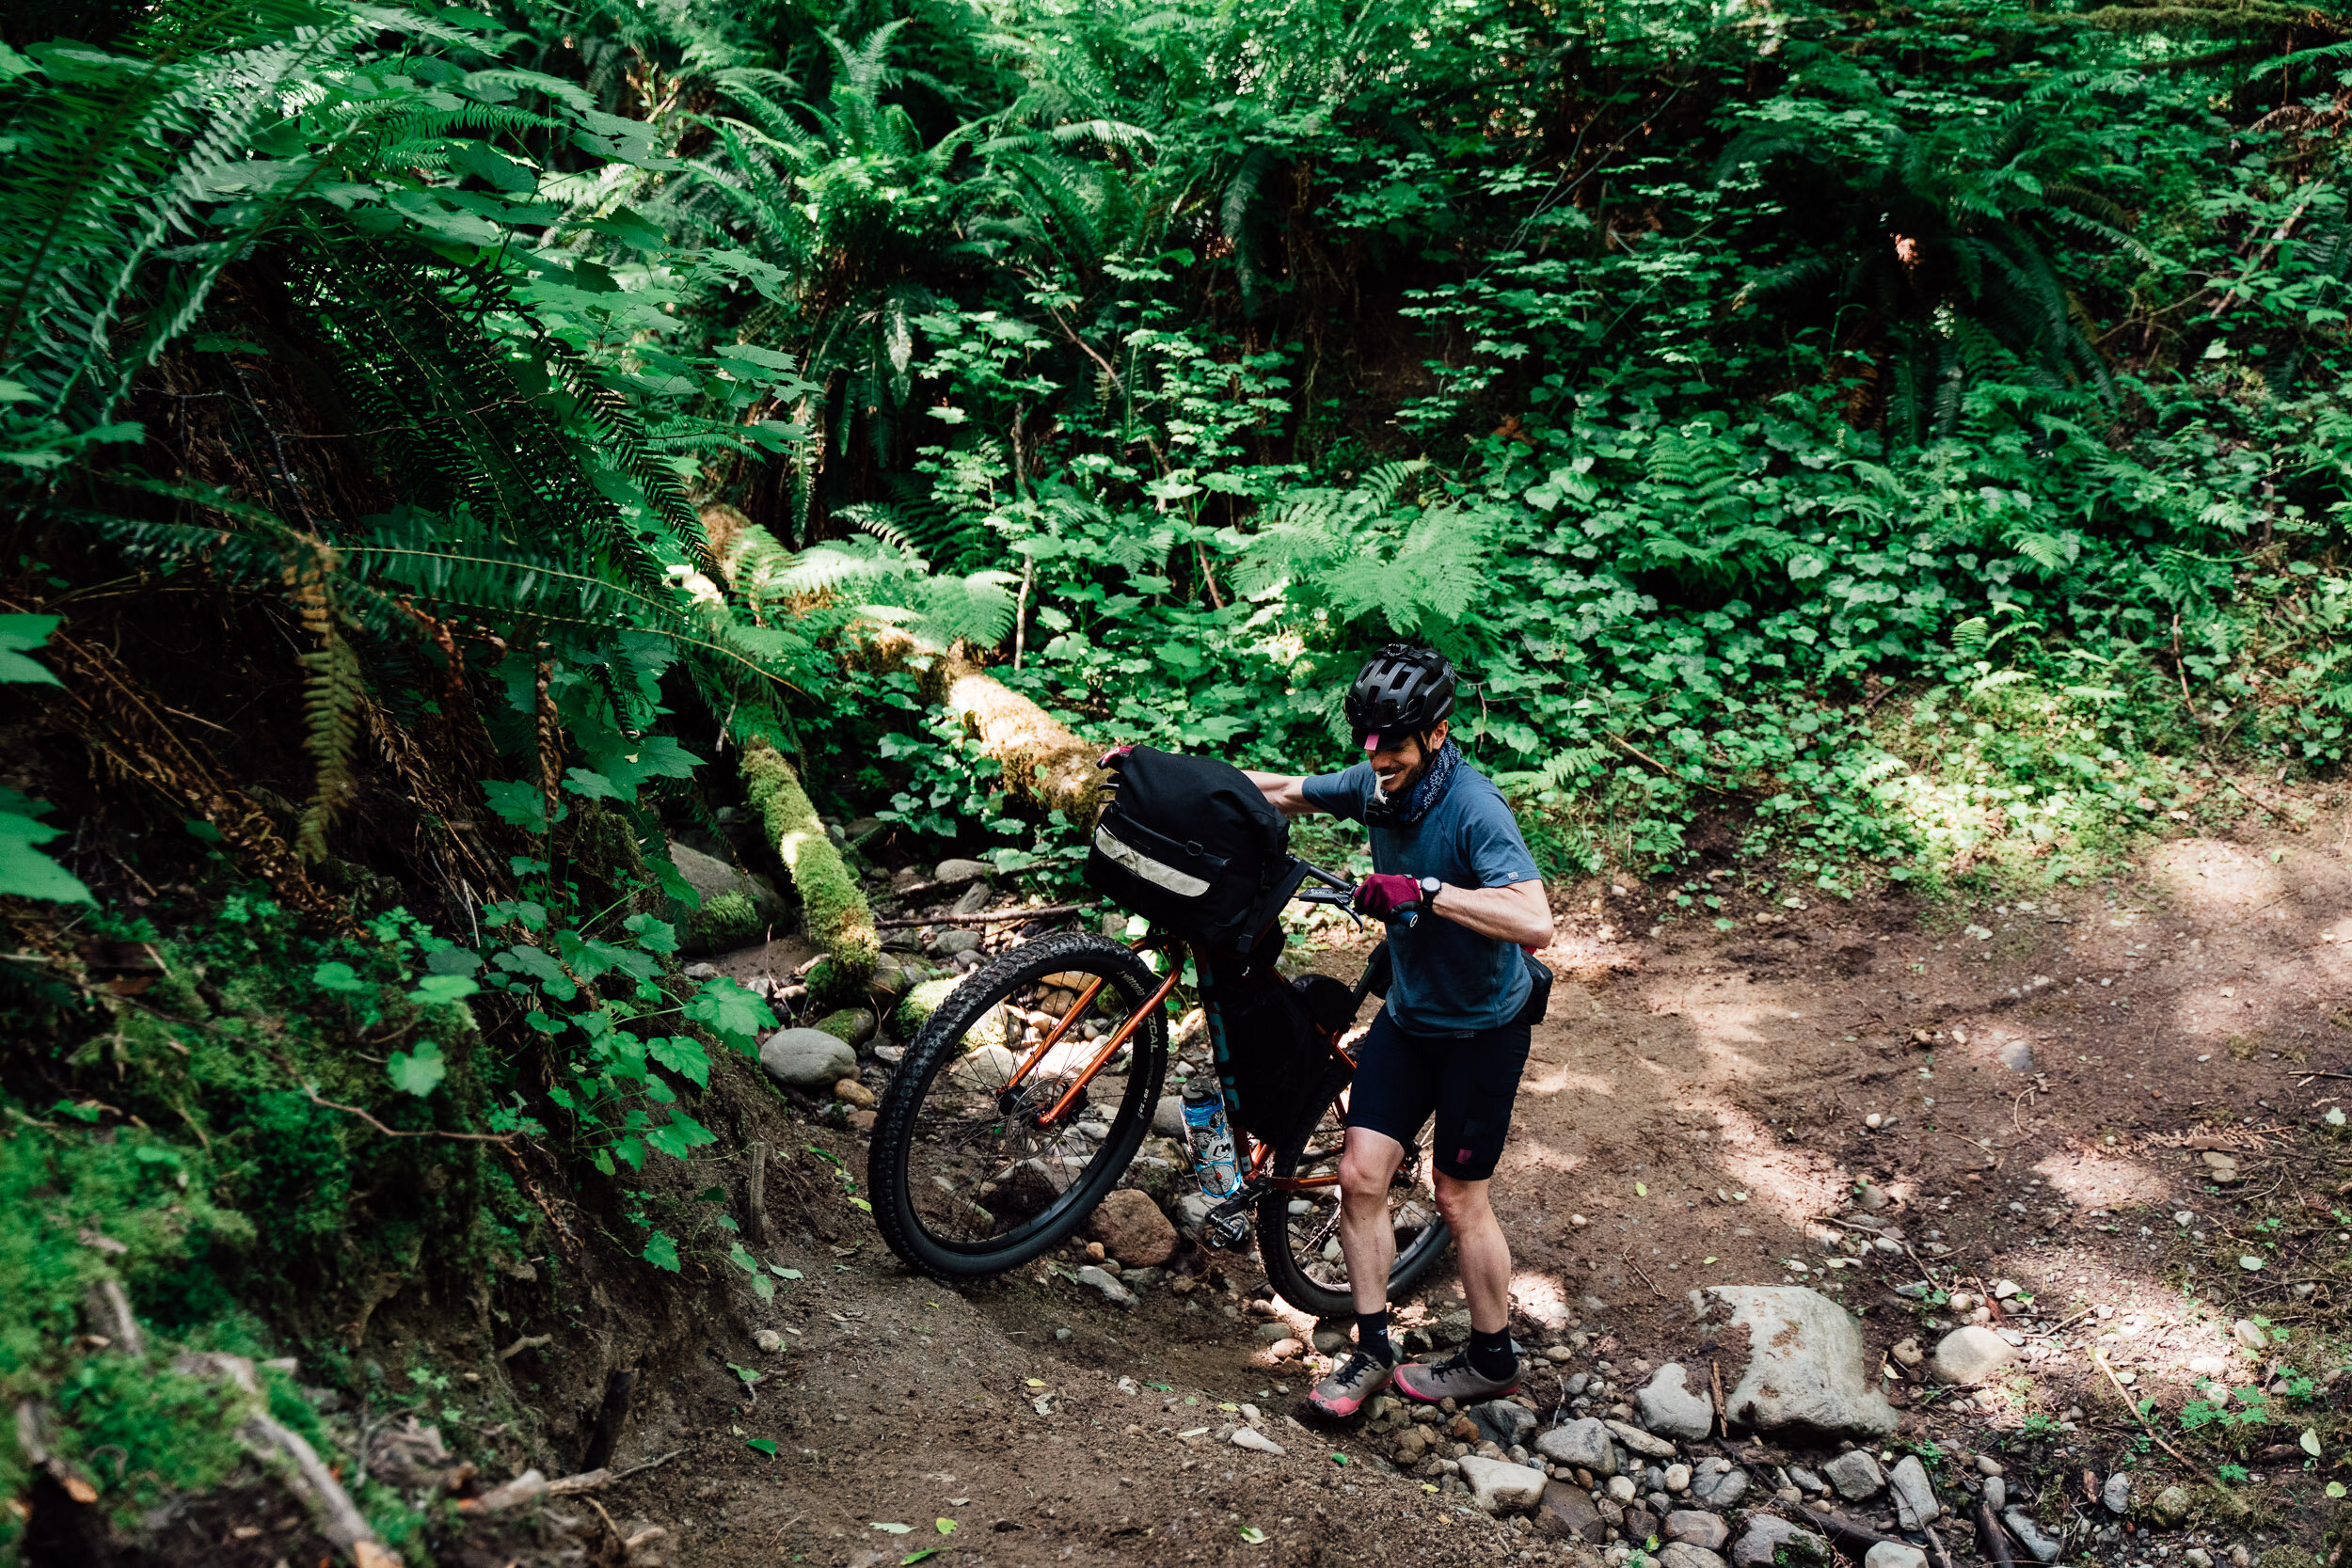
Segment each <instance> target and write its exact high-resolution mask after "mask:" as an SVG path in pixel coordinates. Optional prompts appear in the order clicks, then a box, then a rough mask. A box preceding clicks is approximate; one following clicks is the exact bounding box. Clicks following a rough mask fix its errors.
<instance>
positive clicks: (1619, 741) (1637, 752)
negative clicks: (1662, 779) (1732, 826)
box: [1602, 735, 1740, 798]
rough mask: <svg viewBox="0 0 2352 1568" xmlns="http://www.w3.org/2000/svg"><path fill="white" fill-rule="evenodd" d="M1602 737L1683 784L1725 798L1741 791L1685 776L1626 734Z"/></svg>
mask: <svg viewBox="0 0 2352 1568" xmlns="http://www.w3.org/2000/svg"><path fill="white" fill-rule="evenodd" d="M1602 738H1603V739H1605V740H1609V741H1612V742H1613V743H1614V744H1615V745H1616V746H1617V747H1618V749H1619V750H1621V751H1623V752H1625V753H1626V755H1628V756H1629V757H1631V758H1633V759H1634V760H1635V761H1636V762H1646V763H1648V764H1649V765H1650V766H1651V767H1652V768H1657V769H1658V770H1659V771H1660V772H1661V773H1663V774H1664V775H1665V776H1666V777H1668V778H1670V779H1674V780H1676V781H1677V782H1679V783H1682V784H1696V785H1698V786H1699V787H1700V788H1701V789H1704V790H1708V791H1711V792H1712V793H1714V794H1717V795H1721V796H1724V797H1725V798H1732V797H1736V796H1737V795H1738V794H1739V793H1740V792H1739V791H1738V790H1736V789H1725V788H1724V787H1723V786H1722V785H1720V784H1708V782H1707V781H1706V780H1704V779H1690V778H1684V777H1683V776H1682V775H1681V774H1679V773H1677V772H1676V771H1675V770H1674V769H1673V768H1669V767H1667V766H1666V765H1665V764H1664V763H1662V762H1661V761H1659V760H1658V759H1657V758H1656V757H1654V756H1651V755H1650V754H1649V753H1648V752H1645V751H1643V750H1642V749H1641V748H1640V747H1639V746H1636V745H1634V744H1633V743H1632V742H1631V741H1629V740H1628V739H1626V738H1625V736H1620V735H1604V736H1602Z"/></svg>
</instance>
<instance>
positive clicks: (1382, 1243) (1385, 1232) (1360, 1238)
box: [1340, 1127, 1509, 1312]
mask: <svg viewBox="0 0 2352 1568" xmlns="http://www.w3.org/2000/svg"><path fill="white" fill-rule="evenodd" d="M1404 1158H1405V1146H1404V1145H1403V1144H1401V1143H1398V1142H1397V1141H1396V1140H1395V1139H1394V1138H1391V1137H1390V1136H1389V1135H1388V1134H1387V1133H1386V1132H1374V1131H1373V1130H1372V1129H1371V1128H1369V1127H1351V1128H1349V1129H1348V1130H1347V1141H1346V1142H1345V1143H1344V1144H1343V1145H1341V1147H1340V1251H1341V1253H1342V1254H1343V1256H1345V1258H1346V1259H1347V1282H1348V1289H1349V1290H1350V1291H1352V1292H1354V1294H1355V1297H1356V1310H1357V1311H1359V1312H1379V1311H1385V1310H1386V1309H1387V1307H1388V1305H1389V1271H1390V1270H1391V1268H1393V1267H1395V1266H1396V1231H1395V1230H1394V1229H1393V1228H1391V1226H1390V1224H1389V1178H1391V1177H1392V1176H1394V1175H1395V1174H1396V1167H1397V1165H1398V1164H1399V1163H1400V1162H1401V1161H1402V1160H1403V1159H1404ZM1482 1196H1483V1195H1482ZM1490 1218H1491V1216H1490ZM1495 1240H1496V1242H1497V1243H1498V1244H1499V1243H1501V1241H1502V1232H1501V1231H1499V1230H1498V1231H1497V1232H1496V1234H1495ZM1504 1270H1505V1277H1506V1278H1507V1277H1508V1271H1509V1264H1508V1262H1507V1260H1506V1262H1505V1264H1504Z"/></svg>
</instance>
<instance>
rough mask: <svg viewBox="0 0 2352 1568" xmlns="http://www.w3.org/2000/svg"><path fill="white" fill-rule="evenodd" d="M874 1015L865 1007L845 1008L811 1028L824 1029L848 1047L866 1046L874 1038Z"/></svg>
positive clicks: (829, 1015) (820, 1020) (830, 1014)
mask: <svg viewBox="0 0 2352 1568" xmlns="http://www.w3.org/2000/svg"><path fill="white" fill-rule="evenodd" d="M874 1022H875V1020H874V1015H873V1014H872V1013H869V1012H867V1011H866V1009H865V1008H863V1007H844V1008H842V1009H841V1010H840V1011H839V1012H834V1013H827V1014H826V1015H825V1016H824V1017H822V1018H820V1019H818V1021H817V1022H815V1023H813V1024H811V1025H810V1026H809V1027H811V1028H813V1029H822V1030H823V1031H824V1032H825V1033H826V1034H828V1035H831V1036H832V1037H834V1039H837V1040H840V1041H842V1042H843V1043H845V1044H848V1045H864V1044H865V1043H866V1041H867V1040H869V1039H872V1038H873V1037H874Z"/></svg>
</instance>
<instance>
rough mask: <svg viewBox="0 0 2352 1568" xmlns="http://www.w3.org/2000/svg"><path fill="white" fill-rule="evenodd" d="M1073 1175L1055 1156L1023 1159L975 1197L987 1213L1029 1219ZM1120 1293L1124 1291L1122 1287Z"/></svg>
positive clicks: (1052, 1202) (1064, 1189)
mask: <svg viewBox="0 0 2352 1568" xmlns="http://www.w3.org/2000/svg"><path fill="white" fill-rule="evenodd" d="M1075 1175H1076V1172H1074V1171H1073V1169H1072V1168H1071V1166H1070V1164H1069V1162H1067V1161H1064V1160H1056V1161H1055V1162H1053V1164H1046V1163H1045V1162H1044V1161H1042V1160H1035V1159H1031V1160H1023V1161H1021V1162H1019V1163H1018V1164H1015V1165H1014V1166H1013V1167H1012V1168H1011V1169H1010V1170H1009V1171H1007V1172H1005V1174H1004V1176H1003V1178H1002V1179H1001V1180H998V1181H997V1183H996V1187H995V1190H994V1191H993V1192H989V1193H983V1194H981V1195H980V1196H979V1198H978V1201H979V1203H980V1205H981V1206H982V1207H983V1208H985V1209H987V1210H988V1211H989V1212H991V1213H993V1214H997V1215H999V1216H1001V1217H1003V1218H1005V1219H1009V1220H1025V1219H1032V1218H1035V1217H1036V1216H1037V1215H1039V1214H1041V1213H1043V1212H1045V1211H1046V1210H1048V1209H1050V1208H1052V1207H1053V1206H1054V1205H1055V1204H1056V1203H1057V1202H1058V1201H1060V1199H1061V1196H1062V1194H1064V1193H1066V1192H1068V1191H1069V1190H1070V1183H1071V1181H1072V1180H1073V1178H1074V1177H1075ZM1082 1272H1083V1271H1082ZM1093 1272H1094V1273H1096V1274H1100V1275H1103V1277H1104V1279H1110V1278H1111V1276H1110V1275H1107V1274H1104V1272H1103V1271H1102V1270H1101V1269H1096V1270H1094V1271H1093ZM1112 1283H1113V1284H1117V1283H1118V1281H1116V1280H1112ZM1121 1293H1122V1294H1123V1293H1124V1287H1122V1288H1121Z"/></svg>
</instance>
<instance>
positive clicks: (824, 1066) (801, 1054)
mask: <svg viewBox="0 0 2352 1568" xmlns="http://www.w3.org/2000/svg"><path fill="white" fill-rule="evenodd" d="M759 1065H760V1066H761V1067H763V1068H765V1069H768V1076H769V1077H771V1078H772V1079H774V1080H775V1081H776V1082H777V1083H779V1084H782V1085H785V1086H786V1087H787V1088H795V1089H806V1090H811V1091H814V1090H818V1089H828V1088H831V1087H832V1086H833V1085H834V1083H835V1082H837V1081H838V1080H840V1079H843V1078H850V1077H854V1076H855V1075H856V1073H857V1053H856V1052H855V1051H853V1050H851V1049H850V1042H849V1041H848V1040H845V1039H843V1038H841V1037H839V1036H838V1035H829V1034H827V1033H826V1032H825V1031H824V1030H822V1029H779V1030H777V1031H776V1032H775V1033H774V1034H772V1035H771V1036H769V1037H767V1038H766V1039H765V1040H763V1041H761V1042H760V1046H759Z"/></svg>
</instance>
